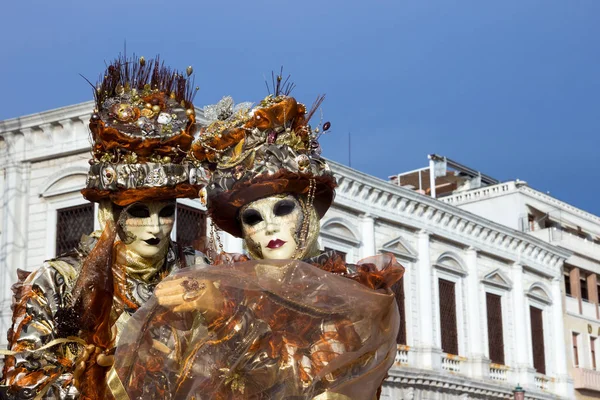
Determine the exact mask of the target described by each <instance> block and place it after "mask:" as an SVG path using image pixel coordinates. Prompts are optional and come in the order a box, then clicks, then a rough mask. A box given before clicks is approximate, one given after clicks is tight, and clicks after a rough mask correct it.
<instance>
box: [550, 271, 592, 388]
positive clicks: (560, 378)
mask: <svg viewBox="0 0 600 400" xmlns="http://www.w3.org/2000/svg"><path fill="white" fill-rule="evenodd" d="M594 276H595V275H594ZM588 282H589V281H588ZM588 290H589V289H588ZM550 291H551V296H552V307H551V310H550V312H549V313H548V314H550V315H549V317H550V318H551V321H552V328H551V329H552V331H553V335H552V341H553V343H552V346H551V348H552V358H553V364H554V365H553V368H552V370H553V372H554V377H555V379H556V380H555V382H556V383H555V391H556V393H557V394H560V395H562V396H565V397H568V398H573V397H574V396H573V395H574V392H573V382H572V381H570V379H569V376H568V369H567V346H566V345H565V336H564V326H565V323H564V316H563V299H562V291H561V279H560V276H559V277H556V278H554V279H552V287H551V288H550Z"/></svg>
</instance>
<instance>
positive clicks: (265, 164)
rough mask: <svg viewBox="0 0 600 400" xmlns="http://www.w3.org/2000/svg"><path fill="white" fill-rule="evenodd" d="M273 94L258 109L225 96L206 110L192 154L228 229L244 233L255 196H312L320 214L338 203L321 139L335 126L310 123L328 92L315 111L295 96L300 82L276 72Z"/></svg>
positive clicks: (211, 204)
mask: <svg viewBox="0 0 600 400" xmlns="http://www.w3.org/2000/svg"><path fill="white" fill-rule="evenodd" d="M273 80H274V82H273V89H274V90H273V94H271V95H269V96H267V97H266V98H265V99H263V100H262V101H261V102H260V103H259V104H258V106H256V107H254V108H252V106H251V104H250V103H242V104H239V105H238V106H237V107H234V106H233V100H232V99H231V97H225V98H223V100H221V102H219V103H218V104H216V105H214V106H208V107H205V109H204V118H205V119H206V121H203V122H204V123H205V124H207V126H206V128H204V129H203V130H201V132H200V135H199V137H198V140H196V141H195V142H194V143H193V144H192V150H191V157H192V158H194V159H195V160H196V161H197V162H199V163H200V164H201V165H202V166H203V167H204V168H205V169H206V170H207V171H208V173H209V174H210V180H209V183H208V184H207V195H208V199H207V200H208V211H209V213H210V215H211V218H212V220H213V221H214V222H215V224H216V225H217V226H218V227H219V228H220V229H222V230H224V231H226V232H228V233H230V234H232V235H234V236H237V237H241V236H242V232H241V229H240V224H239V221H238V212H239V210H240V208H241V207H242V206H244V205H245V204H248V203H250V202H252V201H254V200H258V199H261V198H264V197H268V196H272V195H275V194H283V193H294V194H303V195H306V196H307V197H308V199H309V201H311V202H312V203H313V204H314V206H315V209H316V211H317V213H318V214H319V217H322V216H323V215H324V214H325V212H326V211H327V210H328V208H329V206H330V205H331V203H332V202H333V198H334V194H335V192H334V188H335V186H336V182H335V178H334V177H333V174H332V172H331V170H330V168H329V166H328V165H327V163H326V162H325V160H323V159H322V158H321V147H320V145H319V142H318V139H319V136H320V134H321V133H322V132H324V131H327V130H328V129H329V127H330V125H331V124H330V123H329V122H325V123H324V124H321V123H319V125H318V126H317V127H315V128H314V129H313V128H312V127H311V126H310V125H309V124H308V122H309V120H310V119H311V117H312V116H313V115H314V113H315V112H316V111H317V109H318V108H319V106H320V105H321V103H322V101H323V100H324V96H320V97H319V98H317V100H316V101H315V102H314V104H313V106H312V107H311V109H310V110H309V111H307V110H306V106H305V105H304V104H301V103H299V102H297V101H296V99H295V98H293V97H291V96H290V95H289V94H290V91H291V90H292V89H293V87H294V85H293V84H291V83H288V80H289V77H288V79H285V80H282V77H281V76H280V75H279V76H277V77H276V78H275V77H274V79H273Z"/></svg>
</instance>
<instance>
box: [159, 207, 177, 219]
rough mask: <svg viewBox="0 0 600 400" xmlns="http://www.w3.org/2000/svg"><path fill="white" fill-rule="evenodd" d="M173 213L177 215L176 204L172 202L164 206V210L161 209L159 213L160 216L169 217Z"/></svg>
mask: <svg viewBox="0 0 600 400" xmlns="http://www.w3.org/2000/svg"><path fill="white" fill-rule="evenodd" d="M173 215H175V206H174V205H172V204H169V205H168V206H165V207H163V208H162V210H160V213H158V216H159V217H161V218H169V217H172V216H173Z"/></svg>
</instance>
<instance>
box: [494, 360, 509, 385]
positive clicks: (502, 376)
mask: <svg viewBox="0 0 600 400" xmlns="http://www.w3.org/2000/svg"><path fill="white" fill-rule="evenodd" d="M509 369H510V368H509V367H507V366H506V365H502V364H490V379H491V380H493V381H500V382H506V381H508V370H509Z"/></svg>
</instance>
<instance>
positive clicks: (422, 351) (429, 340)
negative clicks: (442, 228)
mask: <svg viewBox="0 0 600 400" xmlns="http://www.w3.org/2000/svg"><path fill="white" fill-rule="evenodd" d="M417 241H418V243H417V250H418V257H419V259H418V261H417V263H416V267H417V313H416V314H417V315H418V318H419V320H418V321H417V325H418V330H417V332H415V334H414V342H415V352H416V359H417V360H416V361H417V365H416V367H417V368H424V369H433V370H438V369H440V368H441V354H442V350H441V349H440V348H438V347H437V346H436V344H435V340H434V335H433V326H434V323H433V307H436V306H437V303H436V302H435V301H434V299H433V293H432V287H433V286H432V285H433V284H434V282H432V279H433V274H432V269H431V258H430V252H429V233H428V232H426V231H420V232H419V233H418V236H417Z"/></svg>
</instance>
